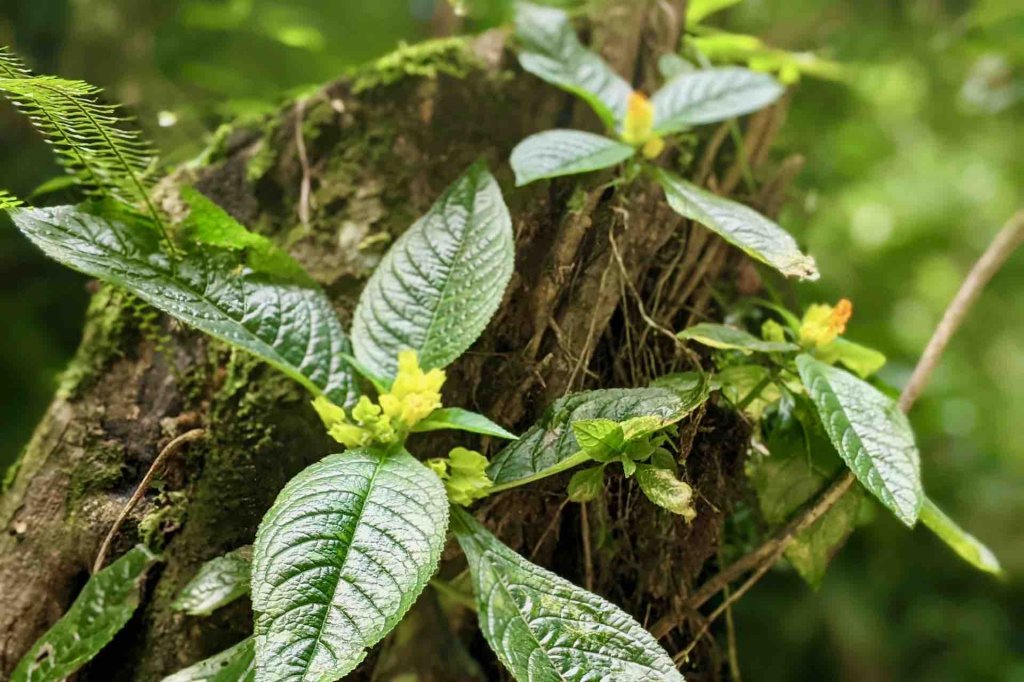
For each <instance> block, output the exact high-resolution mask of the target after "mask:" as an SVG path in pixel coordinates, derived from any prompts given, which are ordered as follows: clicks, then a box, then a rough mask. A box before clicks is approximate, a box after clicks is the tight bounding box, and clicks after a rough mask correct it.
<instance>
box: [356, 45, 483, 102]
mask: <svg viewBox="0 0 1024 682" xmlns="http://www.w3.org/2000/svg"><path fill="white" fill-rule="evenodd" d="M477 66H479V60H478V59H477V58H476V56H475V55H474V54H473V52H472V50H471V49H470V46H469V43H468V41H467V40H466V39H465V38H440V39H437V40H427V41H424V42H422V43H416V44H414V45H406V44H404V43H403V44H401V45H400V46H399V48H398V49H397V50H395V51H394V52H391V53H389V54H386V55H384V56H383V57H381V58H380V59H378V60H376V61H374V62H371V63H369V64H367V65H365V66H362V67H360V68H358V69H356V70H355V72H354V73H353V74H352V91H353V92H355V93H360V92H364V91H366V90H370V89H372V88H376V87H380V86H383V85H391V84H392V83H397V82H398V81H400V80H402V79H404V78H408V77H421V78H437V77H438V76H439V75H441V74H445V75H448V76H453V77H455V78H463V77H465V76H466V75H468V74H469V73H470V72H471V71H472V70H473V69H475V68H477Z"/></svg>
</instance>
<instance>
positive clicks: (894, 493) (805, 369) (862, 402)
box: [796, 355, 924, 527]
mask: <svg viewBox="0 0 1024 682" xmlns="http://www.w3.org/2000/svg"><path fill="white" fill-rule="evenodd" d="M796 364H797V368H798V369H799V371H800V378H801V380H803V382H804V385H805V386H806V387H807V393H808V395H809V396H810V397H811V400H812V401H813V402H814V405H815V407H816V408H817V410H818V414H819V415H820V416H821V422H822V424H823V425H824V426H825V431H826V432H827V433H828V435H829V438H830V439H831V440H832V444H833V445H834V446H835V448H836V450H838V451H839V455H840V456H841V457H842V458H843V460H844V461H845V462H846V464H847V466H849V467H850V469H851V470H852V471H853V473H854V474H856V475H857V478H858V479H859V480H860V482H861V483H862V484H864V487H865V488H867V489H868V490H869V491H871V493H872V494H874V495H875V496H876V497H878V499H880V500H881V501H882V503H883V504H884V505H885V506H887V507H888V508H889V509H890V510H892V512H893V513H894V514H895V515H896V517H897V518H898V519H899V520H900V521H902V522H903V523H905V524H907V525H908V526H911V527H913V525H914V524H915V523H916V522H917V517H918V514H919V512H920V510H921V504H922V503H923V500H924V493H923V492H922V490H921V459H920V455H919V454H918V452H917V446H916V445H915V444H914V432H913V430H912V429H911V427H910V422H908V421H907V418H906V416H905V415H904V414H903V413H902V412H900V410H899V408H898V407H897V406H896V403H895V402H894V401H893V400H892V399H891V398H889V397H888V396H886V395H884V394H883V393H881V392H880V391H879V390H878V389H876V388H875V387H874V386H872V385H871V384H868V383H866V382H864V381H862V380H860V379H858V378H857V377H855V376H853V375H852V374H849V373H848V372H845V371H843V370H841V369H837V368H835V367H830V366H829V365H826V364H825V363H823V362H821V361H820V360H815V359H814V358H813V357H811V356H810V355H799V356H797V359H796Z"/></svg>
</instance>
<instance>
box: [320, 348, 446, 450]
mask: <svg viewBox="0 0 1024 682" xmlns="http://www.w3.org/2000/svg"><path fill="white" fill-rule="evenodd" d="M444 380H445V374H444V372H443V371H441V370H439V369H432V370H430V371H429V372H424V371H423V370H422V369H421V368H420V364H419V360H418V359H417V358H416V351H411V350H408V351H402V352H401V353H399V354H398V375H397V376H396V377H395V381H394V383H393V384H392V386H391V390H390V391H388V392H387V393H382V394H381V396H380V397H379V398H378V401H377V402H376V403H375V402H373V401H372V400H370V399H369V398H367V397H366V396H365V395H364V396H361V397H360V398H359V402H357V403H356V406H355V407H353V408H352V416H351V419H350V418H349V416H348V415H347V414H346V413H345V410H344V409H343V408H341V407H338V406H337V405H335V404H334V403H332V402H331V401H330V400H328V399H327V398H325V397H323V396H320V397H318V398H317V399H316V400H314V401H313V408H314V409H315V410H316V412H317V414H319V415H320V419H321V420H322V421H323V423H324V426H325V427H327V433H328V434H330V435H331V437H332V438H334V440H336V441H338V442H339V443H342V444H344V445H345V446H346V447H350V448H357V447H362V446H365V445H371V444H373V443H396V442H398V441H399V440H400V438H402V437H404V435H405V434H406V433H408V432H409V429H411V428H412V427H413V426H415V425H416V424H417V423H419V422H421V421H423V420H424V419H425V418H426V417H427V416H429V415H430V413H431V412H433V411H434V410H436V409H437V408H439V407H441V386H442V385H443V384H444Z"/></svg>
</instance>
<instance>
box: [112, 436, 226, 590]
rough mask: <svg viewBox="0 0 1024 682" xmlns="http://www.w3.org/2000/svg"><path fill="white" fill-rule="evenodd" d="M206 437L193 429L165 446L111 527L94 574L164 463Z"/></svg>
mask: <svg viewBox="0 0 1024 682" xmlns="http://www.w3.org/2000/svg"><path fill="white" fill-rule="evenodd" d="M205 435H206V429H192V430H191V431H186V432H185V433H183V434H181V435H180V436H177V437H176V438H174V439H173V440H171V442H170V443H168V444H167V445H165V446H164V449H163V450H161V451H160V454H158V455H157V456H156V459H154V460H153V463H152V464H150V465H149V470H148V471H146V475H145V476H143V477H142V480H141V481H140V482H139V485H138V486H137V487H136V488H135V492H134V493H132V496H131V498H129V500H128V502H126V503H125V505H124V507H122V508H121V512H120V513H119V514H118V515H117V518H116V519H114V524H113V525H112V526H111V527H110V531H109V532H108V533H107V537H105V538H104V539H103V544H102V545H100V551H99V552H98V553H97V554H96V561H94V562H93V565H92V572H93V573H98V572H99V570H100V569H101V568H103V564H104V563H106V561H107V554H108V553H109V552H110V545H111V544H112V543H113V542H114V538H115V537H116V536H117V531H119V530H121V526H122V525H123V524H124V522H125V519H127V518H128V515H129V514H131V513H132V509H134V508H135V505H137V504H138V503H139V500H141V499H142V496H143V495H145V494H146V489H147V488H149V484H150V483H151V482H152V480H153V476H155V475H156V472H157V470H158V469H159V468H160V466H161V465H162V464H163V463H164V461H165V460H166V459H167V458H168V457H170V456H171V455H173V454H174V453H176V452H177V451H178V450H180V449H181V447H182V446H183V445H185V444H186V443H191V442H192V441H196V440H199V439H200V438H202V437H203V436H205Z"/></svg>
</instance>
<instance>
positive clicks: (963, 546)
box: [921, 497, 1003, 575]
mask: <svg viewBox="0 0 1024 682" xmlns="http://www.w3.org/2000/svg"><path fill="white" fill-rule="evenodd" d="M921 523H923V524H924V525H925V526H926V527H927V528H929V529H930V530H931V531H932V532H933V533H935V534H936V535H938V536H939V539H941V540H942V541H943V542H945V543H946V544H947V545H949V547H950V548H951V549H952V550H953V551H954V552H956V553H957V554H959V555H960V558H962V559H963V560H964V561H966V562H967V563H969V564H970V565H972V566H974V567H975V568H977V569H978V570H981V571H985V572H986V573H991V574H992V575H1002V574H1003V569H1002V567H1001V566H1000V565H999V559H997V558H996V555H995V554H993V553H992V550H990V549H989V548H988V547H986V546H985V545H984V544H982V542H981V541H979V540H978V539H977V538H976V537H974V536H973V535H971V534H970V533H968V532H967V531H965V530H964V529H962V528H961V527H960V526H958V525H957V524H956V522H955V521H953V519H951V518H949V517H948V516H946V514H945V513H944V512H943V511H942V510H941V509H939V508H938V506H936V504H935V503H934V502H932V501H931V500H930V499H928V498H927V497H926V498H925V500H924V504H923V505H922V507H921Z"/></svg>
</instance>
